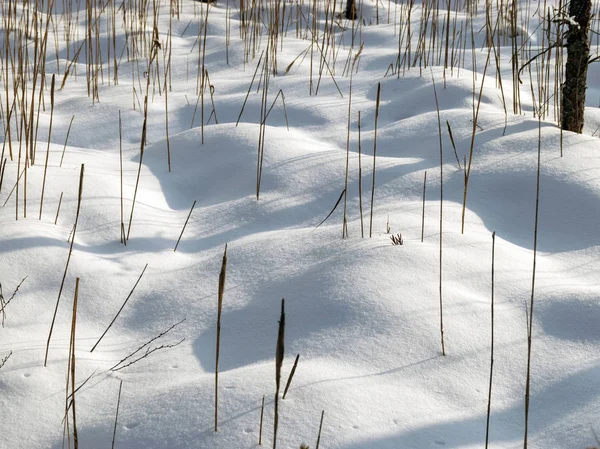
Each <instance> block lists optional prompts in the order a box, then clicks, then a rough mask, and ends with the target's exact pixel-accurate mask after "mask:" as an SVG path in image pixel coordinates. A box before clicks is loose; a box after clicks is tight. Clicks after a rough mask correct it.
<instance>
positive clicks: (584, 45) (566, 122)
mask: <svg viewBox="0 0 600 449" xmlns="http://www.w3.org/2000/svg"><path fill="white" fill-rule="evenodd" d="M591 7H592V1H591V0H571V4H570V6H569V17H572V18H573V19H574V20H575V21H576V22H577V23H578V24H579V26H576V25H575V24H573V25H570V26H569V32H568V35H567V65H566V68H565V83H564V84H563V91H562V101H563V105H562V128H563V129H565V130H567V131H573V132H576V133H579V134H581V132H582V131H583V114H584V110H585V90H586V88H587V67H588V61H589V55H590V44H589V41H588V29H589V26H590V15H591Z"/></svg>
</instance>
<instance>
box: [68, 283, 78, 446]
mask: <svg viewBox="0 0 600 449" xmlns="http://www.w3.org/2000/svg"><path fill="white" fill-rule="evenodd" d="M78 294H79V278H76V279H75V296H74V297H73V317H72V319H71V345H70V347H71V354H70V360H69V364H70V369H71V412H72V413H73V447H74V449H78V448H79V437H78V435H77V416H76V413H75V391H76V390H75V327H76V324H77V296H78Z"/></svg>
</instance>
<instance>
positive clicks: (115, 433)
mask: <svg viewBox="0 0 600 449" xmlns="http://www.w3.org/2000/svg"><path fill="white" fill-rule="evenodd" d="M121 388H123V381H120V382H119V396H118V397H117V411H116V413H115V425H114V427H113V436H112V444H111V446H110V447H111V449H115V437H116V436H117V421H118V420H119V406H120V405H121Z"/></svg>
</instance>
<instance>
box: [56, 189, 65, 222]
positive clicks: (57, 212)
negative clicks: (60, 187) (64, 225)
mask: <svg viewBox="0 0 600 449" xmlns="http://www.w3.org/2000/svg"><path fill="white" fill-rule="evenodd" d="M63 193H64V192H60V198H59V199H58V207H57V208H56V217H55V218H54V224H56V223H57V222H58V214H59V213H60V205H61V204H62V198H63Z"/></svg>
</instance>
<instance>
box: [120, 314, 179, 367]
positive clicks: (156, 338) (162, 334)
mask: <svg viewBox="0 0 600 449" xmlns="http://www.w3.org/2000/svg"><path fill="white" fill-rule="evenodd" d="M184 321H185V318H184V319H183V320H181V321H179V322H178V323H175V324H173V325H172V326H171V327H170V328H168V329H167V330H165V331H163V332H161V333H160V334H158V335H157V336H155V337H153V338H151V339H150V340H148V341H147V342H146V343H144V344H143V345H142V346H140V347H139V348H137V349H136V350H135V351H133V352H132V353H131V354H129V355H128V356H127V357H125V358H123V359H121V361H119V363H117V364H116V365H114V366H113V367H112V368H110V369H109V371H118V370H120V369H122V368H125V367H126V366H130V365H131V364H132V363H129V364H127V365H125V366H122V367H119V368H117V367H118V366H119V365H121V364H122V363H123V362H125V361H126V360H127V359H129V358H131V357H133V356H134V355H136V354H137V353H138V352H140V351H141V350H142V349H144V348H145V347H146V346H148V345H150V344H151V343H152V342H153V341H156V340H158V339H159V338H161V337H163V336H165V335H166V334H168V333H169V332H170V331H172V330H173V329H174V328H175V327H177V326H179V325H180V324H181V323H183V322H184ZM184 340H185V339H184ZM182 341H183V340H181V341H180V342H179V343H177V344H175V345H172V346H159V347H157V348H154V349H152V351H150V350H146V352H145V353H144V355H143V356H142V357H140V358H139V359H137V360H135V361H136V362H137V361H138V360H140V359H142V358H144V357H147V356H148V355H150V354H151V353H152V352H154V351H156V350H158V349H162V348H163V347H173V346H177V345H178V344H180V343H181V342H182ZM134 363H135V362H134Z"/></svg>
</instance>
